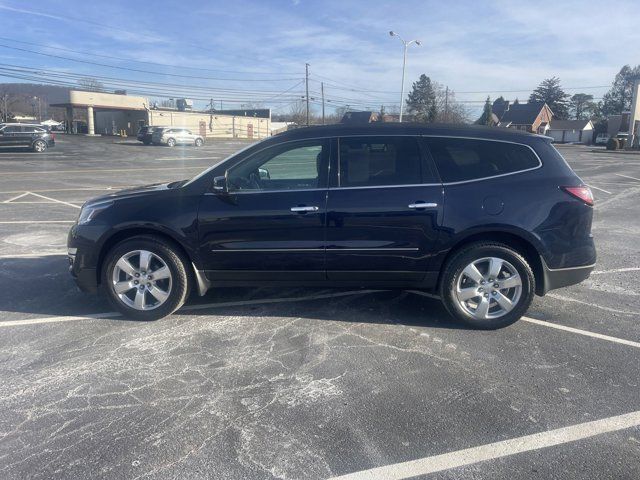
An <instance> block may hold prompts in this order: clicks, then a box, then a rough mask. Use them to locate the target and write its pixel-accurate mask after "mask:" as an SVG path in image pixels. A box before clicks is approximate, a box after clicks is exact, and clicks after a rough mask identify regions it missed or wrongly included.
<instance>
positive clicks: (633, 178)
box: [614, 173, 640, 182]
mask: <svg viewBox="0 0 640 480" xmlns="http://www.w3.org/2000/svg"><path fill="white" fill-rule="evenodd" d="M614 175H617V176H619V177H624V178H630V179H631V180H637V181H639V182H640V178H637V177H631V176H629V175H622V174H621V173H615V174H614Z"/></svg>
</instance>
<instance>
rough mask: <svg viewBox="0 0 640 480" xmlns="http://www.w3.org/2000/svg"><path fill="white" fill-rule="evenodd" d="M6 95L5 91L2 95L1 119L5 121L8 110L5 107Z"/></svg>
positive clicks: (7, 116) (7, 117)
mask: <svg viewBox="0 0 640 480" xmlns="http://www.w3.org/2000/svg"><path fill="white" fill-rule="evenodd" d="M7 97H8V95H7V94H6V93H5V94H4V95H3V96H2V121H3V122H6V121H7V120H8V119H9V112H8V109H7Z"/></svg>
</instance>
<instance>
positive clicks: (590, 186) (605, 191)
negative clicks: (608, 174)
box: [586, 184, 611, 195]
mask: <svg viewBox="0 0 640 480" xmlns="http://www.w3.org/2000/svg"><path fill="white" fill-rule="evenodd" d="M586 185H587V187H589V188H595V189H596V190H600V191H601V192H604V193H608V194H609V195H611V192H610V191H608V190H605V189H604V188H598V187H595V186H593V185H590V184H586Z"/></svg>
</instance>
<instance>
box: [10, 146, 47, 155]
mask: <svg viewBox="0 0 640 480" xmlns="http://www.w3.org/2000/svg"><path fill="white" fill-rule="evenodd" d="M54 148H55V147H49V148H47V149H46V150H45V151H44V152H34V150H33V148H31V147H0V152H2V153H37V154H38V155H46V154H47V153H51V152H53V151H54V150H53V149H54Z"/></svg>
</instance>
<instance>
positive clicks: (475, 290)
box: [440, 242, 535, 330]
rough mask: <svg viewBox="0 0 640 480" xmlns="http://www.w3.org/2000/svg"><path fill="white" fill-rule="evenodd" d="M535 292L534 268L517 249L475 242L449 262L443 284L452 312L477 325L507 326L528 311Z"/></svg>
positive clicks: (488, 327)
mask: <svg viewBox="0 0 640 480" xmlns="http://www.w3.org/2000/svg"><path fill="white" fill-rule="evenodd" d="M534 294H535V277H534V275H533V272H532V270H531V267H530V266H529V264H528V263H527V261H526V260H525V258H524V257H523V256H522V255H520V253H518V252H517V251H516V250H514V249H513V248H511V247H509V246H507V245H504V244H501V243H493V242H482V243H473V244H470V245H468V246H466V247H464V248H462V249H461V250H460V251H458V252H456V253H455V254H454V255H453V256H452V257H451V259H450V260H449V261H448V262H447V264H446V266H445V269H444V272H443V276H442V282H441V285H440V295H441V298H442V301H443V303H444V305H445V307H446V309H447V310H448V311H449V313H450V314H451V315H453V316H454V317H455V318H456V319H458V320H460V321H462V322H464V323H466V324H467V325H470V326H472V327H474V328H479V329H485V330H491V329H496V328H501V327H506V326H507V325H511V324H512V323H514V322H516V321H518V320H519V319H520V317H522V315H524V314H525V312H526V311H527V309H528V308H529V305H530V304H531V301H532V300H533V296H534Z"/></svg>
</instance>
